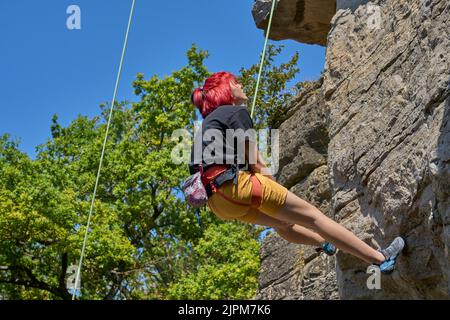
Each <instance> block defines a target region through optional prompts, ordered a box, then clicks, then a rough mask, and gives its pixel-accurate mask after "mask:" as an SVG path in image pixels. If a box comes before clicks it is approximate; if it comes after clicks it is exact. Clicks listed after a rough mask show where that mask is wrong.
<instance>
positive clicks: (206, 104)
mask: <svg viewBox="0 0 450 320" xmlns="http://www.w3.org/2000/svg"><path fill="white" fill-rule="evenodd" d="M230 81H231V82H235V83H237V82H238V81H237V78H236V76H235V75H233V74H232V73H230V72H224V71H221V72H216V73H214V74H213V75H212V76H210V77H209V78H208V79H206V80H205V84H204V85H203V87H202V88H197V89H195V90H194V92H193V93H192V95H191V102H192V104H194V105H195V106H196V107H197V108H198V109H199V110H200V113H201V114H202V116H203V118H206V116H207V115H208V114H210V113H211V112H213V111H214V110H215V109H216V108H217V107H219V106H223V105H232V104H233V103H234V97H233V95H232V94H231V87H230Z"/></svg>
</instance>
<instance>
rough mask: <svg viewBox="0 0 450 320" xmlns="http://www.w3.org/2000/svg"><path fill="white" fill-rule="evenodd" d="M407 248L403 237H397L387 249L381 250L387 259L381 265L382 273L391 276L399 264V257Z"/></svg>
mask: <svg viewBox="0 0 450 320" xmlns="http://www.w3.org/2000/svg"><path fill="white" fill-rule="evenodd" d="M404 247H405V240H403V238H401V237H397V238H395V239H394V241H392V243H391V244H390V245H389V247H387V248H386V249H381V250H380V252H381V253H382V254H383V255H384V256H385V257H386V260H384V261H383V262H382V263H381V264H380V265H378V266H379V267H380V271H381V272H382V273H384V274H390V273H392V272H393V271H394V269H395V264H396V263H397V257H398V256H399V254H400V253H401V252H402V250H403V248H404Z"/></svg>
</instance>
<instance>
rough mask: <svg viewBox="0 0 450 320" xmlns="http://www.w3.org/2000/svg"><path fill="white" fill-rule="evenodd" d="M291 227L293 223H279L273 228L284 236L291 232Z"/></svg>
mask: <svg viewBox="0 0 450 320" xmlns="http://www.w3.org/2000/svg"><path fill="white" fill-rule="evenodd" d="M293 226H294V224H293V223H289V222H280V225H278V226H276V227H274V229H275V231H276V232H277V233H278V234H280V235H284V234H287V233H290V232H291V231H292V227H293Z"/></svg>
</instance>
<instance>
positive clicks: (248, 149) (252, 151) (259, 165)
mask: <svg viewBox="0 0 450 320" xmlns="http://www.w3.org/2000/svg"><path fill="white" fill-rule="evenodd" d="M249 155H253V156H252V157H251V159H252V162H250V160H249V159H250V157H249ZM245 159H246V160H247V162H248V163H249V166H250V170H251V171H252V172H258V173H261V169H263V168H267V165H266V164H265V163H264V160H263V159H262V157H261V154H260V153H259V151H258V149H257V148H256V144H255V143H254V142H250V141H248V140H247V141H245ZM254 159H256V163H254ZM268 177H269V178H270V179H272V180H273V181H276V180H275V178H274V177H273V176H272V175H269V176H268Z"/></svg>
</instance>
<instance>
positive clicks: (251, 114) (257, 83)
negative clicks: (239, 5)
mask: <svg viewBox="0 0 450 320" xmlns="http://www.w3.org/2000/svg"><path fill="white" fill-rule="evenodd" d="M276 2H277V0H272V9H271V10H270V17H269V25H268V26H267V31H266V40H265V41H264V48H263V52H262V55H261V62H260V64H259V72H258V79H257V80H256V89H255V95H254V97H253V103H252V111H251V113H250V117H251V118H253V110H254V109H255V104H256V97H257V96H258V89H259V81H260V80H261V73H262V69H263V65H264V60H265V57H266V48H267V42H268V40H269V33H270V26H271V25H272V17H273V12H274V11H275V4H276Z"/></svg>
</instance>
